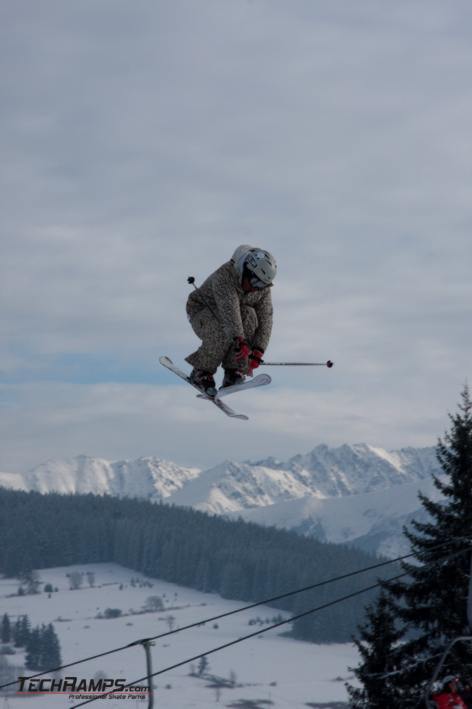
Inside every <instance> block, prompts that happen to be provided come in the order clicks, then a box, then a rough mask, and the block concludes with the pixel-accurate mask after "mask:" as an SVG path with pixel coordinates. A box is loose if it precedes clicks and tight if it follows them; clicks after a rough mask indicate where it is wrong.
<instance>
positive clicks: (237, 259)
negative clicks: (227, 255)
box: [231, 244, 256, 281]
mask: <svg viewBox="0 0 472 709" xmlns="http://www.w3.org/2000/svg"><path fill="white" fill-rule="evenodd" d="M255 248H256V247H255V246H250V244H241V246H238V248H237V249H236V251H235V252H234V254H233V255H232V257H231V263H232V264H233V266H234V268H235V271H236V273H237V274H238V277H239V281H241V280H242V277H243V269H244V262H245V261H246V256H247V255H248V253H249V252H250V251H252V250H253V249H255Z"/></svg>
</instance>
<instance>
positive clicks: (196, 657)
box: [70, 572, 408, 709]
mask: <svg viewBox="0 0 472 709" xmlns="http://www.w3.org/2000/svg"><path fill="white" fill-rule="evenodd" d="M402 576H408V572H405V573H403V574H399V575H398V576H393V577H392V578H390V579H386V581H387V582H388V581H396V580H397V579H399V578H401V577H402ZM380 586H381V584H380V583H376V584H373V585H372V586H367V587H366V588H361V589H360V590H359V591H354V592H353V593H350V594H348V595H347V596H342V597H341V598H336V599H335V600H334V601H329V603H324V604H323V605H322V606H317V607H316V608H310V610H307V611H304V612H303V613H298V614H297V615H294V616H292V617H291V618H286V620H281V621H279V622H278V623H274V624H273V625H269V626H268V627H267V628H262V630H256V631H255V632H254V633H249V634H248V635H243V636H241V637H240V638H236V640H231V641H230V642H228V643H225V644H224V645H218V647H214V648H213V649H212V650H207V651H206V652H202V653H200V655H194V656H193V657H189V658H187V659H186V660H182V661H181V662H176V663H175V664H174V665H169V666H168V667H164V669H162V670H158V671H157V672H153V673H152V674H151V675H145V676H144V677H140V678H139V679H135V680H133V682H129V683H128V684H125V685H124V686H123V687H122V688H121V689H120V691H122V689H127V688H128V687H133V686H134V685H136V684H138V683H139V682H145V681H146V680H149V679H151V677H157V676H158V675H163V674H164V673H165V672H170V671H171V670H175V669H177V668H178V667H182V666H183V665H187V664H188V663H189V662H194V661H195V660H200V659H201V658H202V657H204V656H207V655H213V654H214V653H215V652H220V650H225V649H226V648H228V647H232V646H233V645H237V644H238V643H242V642H243V641H244V640H250V639H251V638H255V637H257V636H259V635H262V634H263V633H268V632H269V630H274V628H280V627H281V626H282V625H287V624H288V623H293V622H294V621H296V620H299V619H300V618H303V617H305V616H307V615H310V613H316V612H317V611H321V610H324V609H325V608H330V607H331V606H334V605H336V604H337V603H343V602H344V601H348V600H350V599H351V598H354V597H355V596H360V595H361V594H362V593H367V591H373V590H374V589H376V588H380ZM110 694H117V690H116V689H114V690H112V691H110V692H105V693H104V694H101V695H100V696H99V697H94V698H93V699H87V700H86V701H85V702H81V703H80V704H74V705H73V706H72V707H70V709H78V707H84V706H85V705H86V704H91V702H95V701H96V700H97V699H103V698H104V697H107V696H108V695H110Z"/></svg>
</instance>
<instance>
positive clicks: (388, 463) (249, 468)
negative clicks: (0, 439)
mask: <svg viewBox="0 0 472 709" xmlns="http://www.w3.org/2000/svg"><path fill="white" fill-rule="evenodd" d="M433 473H435V474H437V475H439V474H440V469H439V465H438V462H437V460H436V456H435V451H434V448H405V449H402V450H398V451H386V450H384V449H382V448H376V447H373V446H369V445H366V444H357V445H343V446H340V447H338V448H330V447H328V446H326V445H319V446H317V447H316V448H315V449H314V450H312V451H311V452H310V453H308V454H305V455H296V456H294V457H293V458H290V459H289V460H287V461H280V460H276V459H274V458H267V459H265V460H261V461H256V462H249V461H247V462H243V463H239V462H235V461H225V462H223V463H220V464H219V465H217V466H215V467H213V468H210V469H208V470H199V469H198V468H191V467H182V466H179V465H177V464H175V463H172V462H168V461H163V460H161V459H159V458H154V457H148V458H139V459H137V460H134V461H130V460H126V461H114V462H111V461H107V460H104V459H100V458H90V457H87V456H78V457H76V458H72V459H68V460H50V461H47V462H46V463H42V464H41V465H39V466H37V467H36V468H34V469H33V470H31V471H29V472H27V473H24V474H20V473H17V474H15V473H0V486H4V487H10V488H15V489H20V490H36V491H38V492H42V493H47V492H62V493H87V492H91V493H94V494H109V495H116V496H119V497H124V496H130V497H142V498H147V499H150V500H153V501H158V500H164V501H166V502H170V503H173V504H177V505H184V506H191V507H194V508H196V509H199V510H202V511H205V512H209V513H211V514H223V515H229V516H236V517H239V516H241V517H243V518H244V519H247V520H248V521H249V520H250V521H253V522H257V523H260V524H270V525H276V526H280V527H285V528H288V529H294V530H297V531H299V532H300V533H303V534H309V535H312V536H316V537H317V538H320V539H322V540H326V541H332V542H351V543H354V544H356V545H360V546H362V547H363V548H365V549H369V550H371V551H376V552H380V553H383V554H386V555H389V556H395V555H396V554H398V553H402V551H403V550H405V549H406V548H407V547H406V544H407V542H406V540H405V538H404V536H403V534H402V527H403V524H405V523H407V522H409V521H410V520H411V519H412V518H415V519H419V518H423V516H424V514H423V511H422V508H420V504H419V502H418V491H419V490H422V491H423V492H424V493H426V494H427V495H428V496H429V497H434V498H435V499H439V493H438V491H437V490H436V488H434V486H433V484H432V474H433Z"/></svg>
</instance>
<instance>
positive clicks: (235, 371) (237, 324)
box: [186, 244, 277, 395]
mask: <svg viewBox="0 0 472 709" xmlns="http://www.w3.org/2000/svg"><path fill="white" fill-rule="evenodd" d="M276 272H277V264H276V262H275V259H274V257H273V256H272V254H270V253H269V252H268V251H264V250H263V249H260V248H257V247H254V246H249V245H248V244H243V245H241V246H239V247H238V248H237V249H236V251H235V252H234V254H233V256H232V258H231V259H230V260H229V261H227V262H226V263H224V264H223V265H222V266H220V267H219V268H218V269H217V270H216V271H214V273H212V274H211V275H210V276H209V277H208V278H207V279H206V281H204V283H203V284H202V285H201V286H200V288H196V289H195V290H194V291H192V293H191V294H190V296H189V298H188V300H187V315H188V318H189V321H190V324H191V326H192V328H193V330H194V332H195V334H196V335H197V336H198V337H199V338H200V339H201V340H202V344H201V345H200V347H199V348H198V350H197V351H196V352H193V353H192V354H190V355H189V356H188V357H186V361H187V362H188V363H189V364H190V365H191V366H192V367H193V370H192V372H191V374H190V381H191V383H193V384H194V385H195V386H197V387H198V388H200V389H201V390H202V391H204V392H206V393H207V394H210V395H214V394H216V384H215V379H214V375H215V373H216V370H217V368H218V367H219V366H220V365H222V366H223V369H224V378H223V385H222V386H223V387H227V386H232V385H234V384H239V383H241V382H243V381H244V379H245V376H246V375H249V376H252V373H253V371H254V369H256V368H257V367H258V366H259V364H260V363H261V361H262V357H263V355H264V352H265V350H266V349H267V346H268V344H269V339H270V335H271V332H272V297H271V286H272V284H273V280H274V278H275V275H276Z"/></svg>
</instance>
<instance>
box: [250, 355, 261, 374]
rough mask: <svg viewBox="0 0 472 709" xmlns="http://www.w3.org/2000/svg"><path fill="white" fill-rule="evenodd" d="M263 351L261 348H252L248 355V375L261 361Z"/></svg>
mask: <svg viewBox="0 0 472 709" xmlns="http://www.w3.org/2000/svg"><path fill="white" fill-rule="evenodd" d="M263 356H264V353H263V352H262V351H261V350H253V351H252V352H251V354H250V355H249V376H252V373H253V371H254V369H257V368H258V366H259V365H260V363H261V362H262V357H263Z"/></svg>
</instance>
